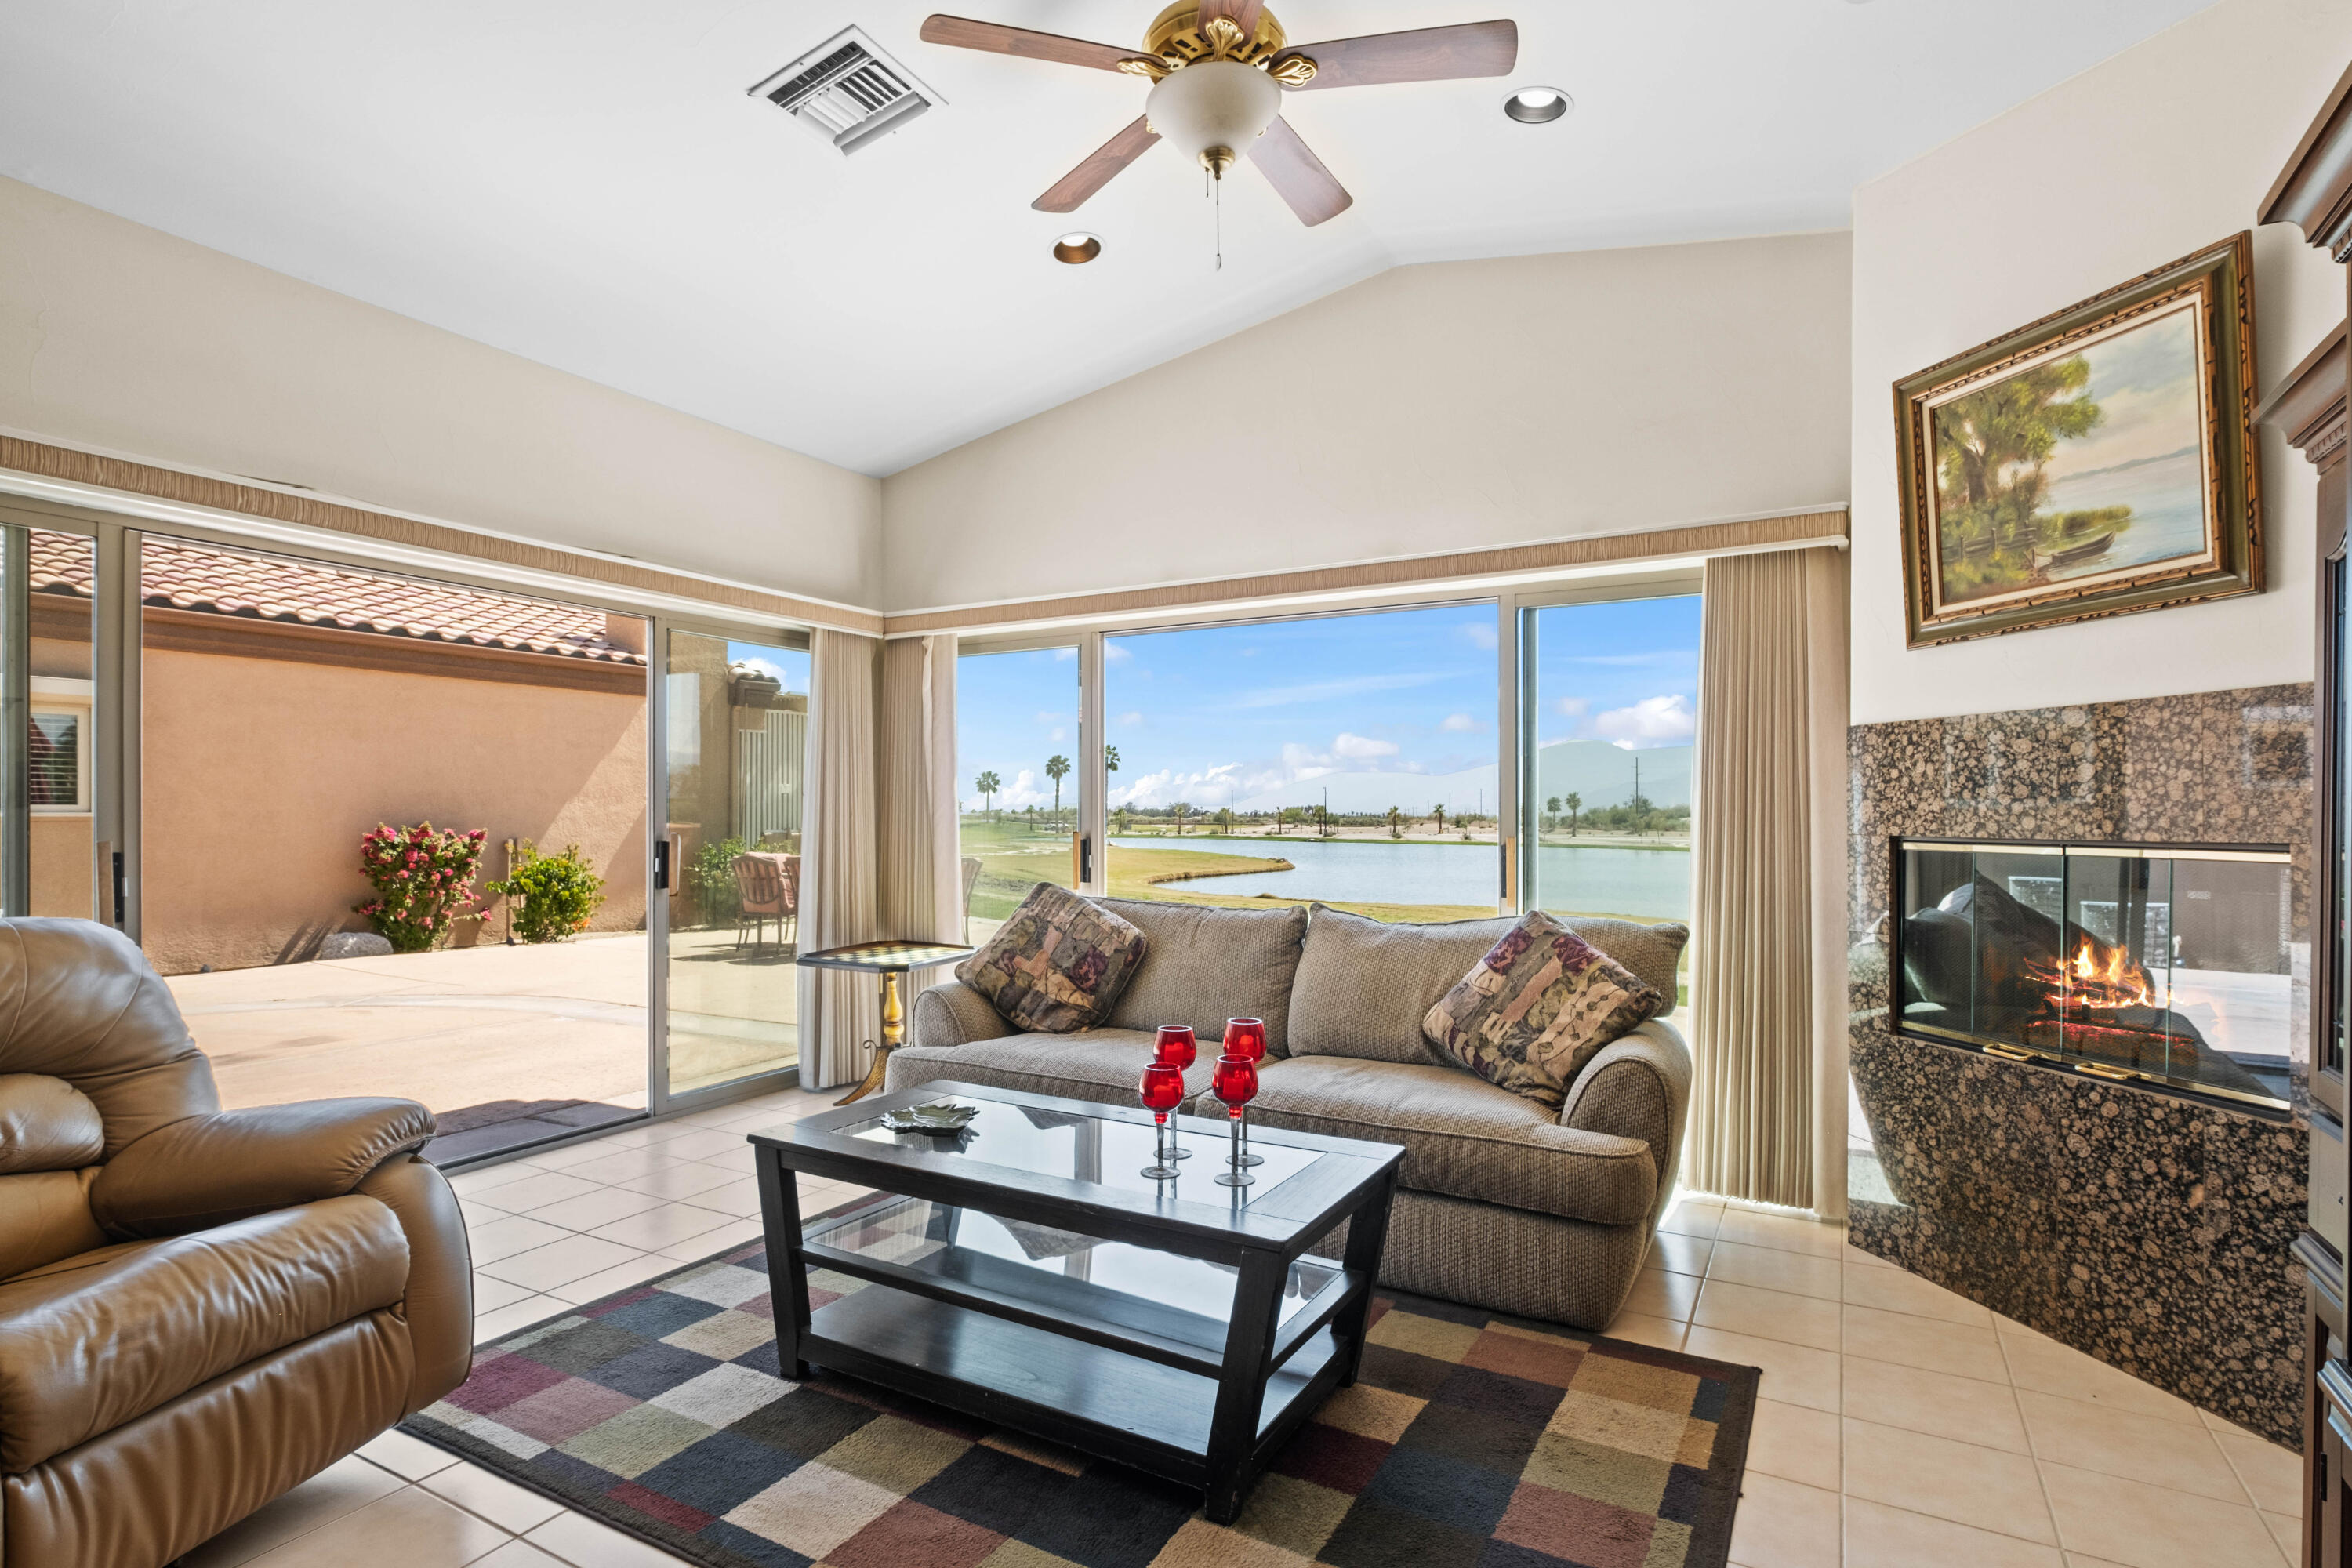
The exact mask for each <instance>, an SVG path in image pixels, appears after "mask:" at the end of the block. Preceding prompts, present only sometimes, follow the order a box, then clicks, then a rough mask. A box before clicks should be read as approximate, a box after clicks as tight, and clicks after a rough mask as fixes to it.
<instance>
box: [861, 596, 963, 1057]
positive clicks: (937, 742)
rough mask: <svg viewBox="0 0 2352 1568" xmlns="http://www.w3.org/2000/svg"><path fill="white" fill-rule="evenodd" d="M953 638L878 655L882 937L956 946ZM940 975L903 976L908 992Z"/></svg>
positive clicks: (909, 643) (914, 641) (909, 640)
mask: <svg viewBox="0 0 2352 1568" xmlns="http://www.w3.org/2000/svg"><path fill="white" fill-rule="evenodd" d="M955 674H956V639H955V638H953V637H901V638H899V639H898V640H896V641H894V642H891V643H888V644H886V645H885V647H884V648H883V653H882V719H881V755H880V762H879V773H880V797H881V837H880V850H881V858H880V888H879V897H878V904H879V908H880V911H881V921H882V925H883V927H884V931H883V934H884V935H886V936H892V937H908V938H920V939H922V940H925V941H930V942H956V941H960V940H961V936H962V930H963V911H962V908H961V896H960V895H961V881H960V879H959V864H960V862H959V858H958V845H957V835H956V809H955V806H956V795H955V702H956V687H955ZM947 973H948V971H947V970H945V969H919V970H916V971H914V972H913V973H910V974H908V976H907V990H906V997H907V1005H908V1008H909V1009H910V1011H911V1009H912V1007H913V1005H914V1000H915V993H917V992H918V991H920V990H922V989H923V988H924V987H925V986H927V985H931V984H937V983H938V982H939V981H940V980H941V979H943V978H945V977H946V975H947Z"/></svg>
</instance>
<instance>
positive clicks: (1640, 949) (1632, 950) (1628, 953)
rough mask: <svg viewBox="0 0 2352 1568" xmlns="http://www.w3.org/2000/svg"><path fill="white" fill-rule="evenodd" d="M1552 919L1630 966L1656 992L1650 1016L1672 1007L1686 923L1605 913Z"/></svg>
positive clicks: (1685, 941) (1686, 938)
mask: <svg viewBox="0 0 2352 1568" xmlns="http://www.w3.org/2000/svg"><path fill="white" fill-rule="evenodd" d="M1552 919H1554V920H1556V921H1559V923H1560V924H1562V925H1564V926H1566V927H1567V928H1568V929H1569V930H1570V931H1574V932H1575V933H1576V934H1577V935H1579V936H1580V937H1582V938H1583V939H1584V940H1585V941H1587V942H1591V944H1592V945H1593V946H1595V947H1597V948H1599V949H1600V950H1601V952H1605V953H1607V954H1608V955H1609V956H1610V957H1612V958H1613V959H1615V960H1616V961H1617V962H1618V963H1622V964H1623V965H1624V966H1625V967H1626V968H1628V969H1630V970H1632V971H1633V974H1634V976H1635V978H1637V979H1639V980H1640V981H1641V982H1642V984H1644V985H1646V986H1648V987H1649V988H1650V989H1651V990H1653V991H1654V992H1656V993H1657V994H1658V995H1659V997H1660V998H1661V1005H1660V1006H1659V1008H1658V1010H1657V1011H1656V1012H1655V1013H1654V1014H1652V1015H1651V1016H1652V1017H1654V1018H1663V1017H1664V1016H1666V1015H1667V1014H1669V1013H1671V1012H1673V1011H1674V1010H1675V993H1676V991H1678V990H1679V989H1680V984H1679V973H1678V972H1679V971H1680V969H1681V968H1682V962H1683V949H1684V947H1685V946H1686V945H1687V944H1688V943H1689V942H1690V927H1688V926H1686V925H1685V924H1683V923H1682V922H1681V921H1658V922H1657V923H1656V924H1654V925H1644V924H1643V923H1642V922H1641V921H1620V920H1612V919H1610V918H1609V917H1608V916H1607V915H1554V916H1552Z"/></svg>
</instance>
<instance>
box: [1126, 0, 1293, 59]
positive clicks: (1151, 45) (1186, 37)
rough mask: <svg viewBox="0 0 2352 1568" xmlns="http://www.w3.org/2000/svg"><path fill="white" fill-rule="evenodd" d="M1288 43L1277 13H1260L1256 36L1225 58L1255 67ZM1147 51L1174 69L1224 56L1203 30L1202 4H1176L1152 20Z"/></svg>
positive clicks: (1191, 0) (1184, 0)
mask: <svg viewBox="0 0 2352 1568" xmlns="http://www.w3.org/2000/svg"><path fill="white" fill-rule="evenodd" d="M1240 31H1241V29H1240V28H1238V27H1235V28H1234V32H1236V33H1238V32H1240ZM1287 42H1289V38H1288V37H1287V36H1286V34H1285V33H1284V32H1283V30H1282V24H1281V23H1279V22H1277V21H1276V20H1275V19H1274V13H1273V12H1271V11H1266V10H1260V11H1259V12H1258V14H1257V33H1256V36H1255V37H1250V38H1246V39H1244V40H1243V41H1242V42H1241V43H1240V44H1239V45H1238V46H1236V47H1229V48H1226V49H1225V50H1223V58H1226V59H1229V60H1239V61H1241V62H1242V63H1243V64H1244V65H1255V64H1256V63H1257V62H1258V61H1259V60H1262V59H1264V58H1266V57H1267V56H1269V55H1272V54H1274V53H1275V52H1276V51H1277V50H1279V49H1280V48H1281V47H1282V46H1283V45H1284V44H1286V43H1287ZM1143 47H1144V52H1145V53H1147V54H1153V55H1157V56H1159V57H1160V58H1161V59H1163V60H1165V61H1167V62H1168V64H1169V65H1170V66H1171V68H1181V67H1183V66H1188V65H1191V64H1192V62H1193V61H1194V60H1206V59H1214V58H1218V57H1219V54H1220V51H1219V49H1218V47H1217V45H1216V43H1215V42H1214V41H1213V40H1212V39H1211V38H1210V37H1208V36H1207V35H1206V34H1204V33H1202V30H1201V7H1200V5H1199V0H1176V4H1174V5H1171V6H1169V7H1168V9H1166V10H1165V11H1162V12H1160V15H1159V16H1155V17H1154V18H1152V22H1151V29H1150V31H1149V32H1147V33H1146V34H1144V36H1143Z"/></svg>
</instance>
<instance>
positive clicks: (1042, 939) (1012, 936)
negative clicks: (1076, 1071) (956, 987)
mask: <svg viewBox="0 0 2352 1568" xmlns="http://www.w3.org/2000/svg"><path fill="white" fill-rule="evenodd" d="M1149 946H1150V944H1149V943H1148V942H1146V940H1145V938H1144V935H1143V933H1142V932H1141V931H1138V930H1136V929H1135V927H1134V926H1132V925H1130V924H1129V923H1128V921H1126V920H1124V919H1123V918H1121V917H1120V916H1118V915H1116V914H1113V913H1111V912H1110V911H1109V910H1106V909H1104V908H1103V907H1102V906H1100V905H1099V904H1097V903H1096V902H1095V901H1094V900H1091V899H1087V898H1082V897H1080V896H1079V895H1078V894H1076V893H1074V892H1071V891H1070V890H1069V889H1067V888H1057V887H1055V885H1054V884H1053V883H1051V882H1040V883H1038V884H1037V885H1036V886H1035V887H1034V888H1032V889H1029V896H1028V897H1027V898H1026V899H1024V900H1022V901H1021V907H1020V908H1019V909H1017V910H1013V917H1012V918H1011V919H1010V920H1008V921H1005V922H1004V924H1003V926H1001V927H1000V928H998V930H997V932H996V934H995V935H994V936H992V937H990V938H989V939H988V941H987V942H984V943H982V946H981V949H980V951H979V952H975V953H973V954H972V955H971V957H970V958H967V959H965V960H964V961H963V962H962V963H959V964H957V965H956V972H955V976H956V978H957V979H958V980H961V981H962V982H963V983H964V984H966V985H969V986H971V988H972V989H973V990H974V991H977V992H979V993H980V994H982V995H983V996H985V997H987V998H988V999H989V1001H990V1002H991V1003H992V1004H993V1005H995V1008H996V1010H997V1011H998V1012H999V1013H1002V1014H1003V1015H1004V1016H1005V1017H1006V1018H1007V1019H1008V1020H1010V1021H1011V1022H1012V1023H1013V1024H1014V1025H1015V1026H1019V1027H1021V1028H1024V1029H1029V1030H1033V1031H1035V1032H1037V1033H1040V1034H1049V1035H1066V1034H1070V1033H1073V1032H1075V1031H1076V1030H1079V1029H1091V1028H1093V1027H1094V1026H1096V1025H1097V1024H1099V1023H1101V1022H1102V1021H1103V1020H1104V1019H1105V1018H1108V1017H1109V1016H1110V1010H1111V1008H1112V1007H1113V1006H1115V1005H1118V995H1119V993H1120V992H1122V991H1124V990H1126V989H1127V983H1128V982H1129V980H1130V979H1132V978H1133V977H1134V975H1135V972H1136V970H1137V969H1138V968H1139V967H1140V966H1141V965H1142V963H1143V960H1144V955H1145V953H1146V952H1147V950H1148V948H1149Z"/></svg>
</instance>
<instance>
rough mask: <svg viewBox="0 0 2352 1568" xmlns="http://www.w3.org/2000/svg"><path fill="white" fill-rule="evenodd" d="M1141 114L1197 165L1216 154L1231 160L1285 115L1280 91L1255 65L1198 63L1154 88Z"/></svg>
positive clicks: (1171, 144)
mask: <svg viewBox="0 0 2352 1568" xmlns="http://www.w3.org/2000/svg"><path fill="white" fill-rule="evenodd" d="M1143 112H1144V115H1145V117H1146V118H1147V119H1149V120H1150V122H1151V129H1152V130H1154V131H1156V132H1159V133H1160V137H1161V138H1162V139H1163V140H1164V141H1166V142H1167V143H1168V144H1169V145H1170V146H1171V147H1173V148H1174V149H1175V150H1176V151H1177V152H1179V153H1182V154H1183V155H1184V157H1185V158H1186V159H1187V160H1188V161H1192V162H1199V161H1201V160H1202V159H1204V158H1205V157H1206V156H1207V154H1208V153H1210V152H1211V151H1212V150H1223V151H1224V153H1226V157H1227V160H1228V161H1229V160H1230V159H1231V157H1232V155H1233V154H1234V153H1235V152H1237V151H1240V150H1244V149H1246V148H1247V147H1248V146H1249V145H1250V143H1252V142H1255V141H1256V140H1257V139H1258V138H1259V137H1260V136H1262V135H1264V134H1265V128H1266V127H1267V126H1269V125H1271V124H1273V123H1274V120H1275V116H1276V115H1277V114H1279V113H1281V112H1282V89H1281V88H1280V87H1279V86H1277V85H1276V83H1275V81H1274V80H1273V79H1272V78H1270V77H1268V76H1267V75H1266V74H1265V72H1264V71H1262V70H1259V69H1258V68H1256V67H1255V66H1245V65H1243V64H1241V63H1240V62H1239V61H1236V60H1196V61H1194V62H1193V63H1192V64H1191V65H1189V66H1186V67H1185V68H1183V69H1182V70H1180V71H1176V72H1174V73H1172V74H1171V75H1170V76H1169V78H1168V79H1166V80H1165V81H1162V82H1160V83H1158V84H1157V85H1156V86H1154V87H1153V88H1152V89H1151V95H1150V97H1149V98H1147V99H1145V100H1144V102H1143Z"/></svg>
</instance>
